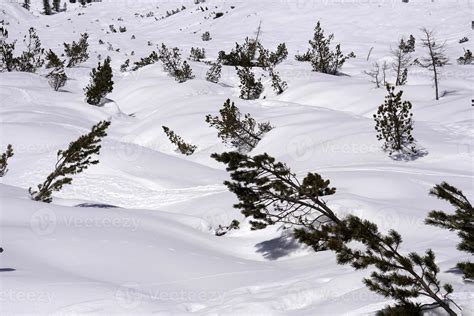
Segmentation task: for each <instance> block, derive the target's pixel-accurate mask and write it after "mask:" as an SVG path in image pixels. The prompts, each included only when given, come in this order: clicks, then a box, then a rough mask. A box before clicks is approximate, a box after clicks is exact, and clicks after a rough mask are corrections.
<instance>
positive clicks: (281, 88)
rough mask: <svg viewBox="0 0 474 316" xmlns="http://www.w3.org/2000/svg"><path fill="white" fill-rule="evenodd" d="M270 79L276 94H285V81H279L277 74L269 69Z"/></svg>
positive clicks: (286, 85)
mask: <svg viewBox="0 0 474 316" xmlns="http://www.w3.org/2000/svg"><path fill="white" fill-rule="evenodd" d="M270 77H271V78H272V87H273V90H275V92H276V94H278V95H280V94H282V93H283V92H285V90H286V88H287V87H288V84H287V83H286V81H283V80H281V78H280V75H279V74H278V72H275V71H274V70H273V69H270Z"/></svg>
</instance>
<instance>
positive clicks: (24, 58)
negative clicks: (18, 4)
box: [17, 27, 44, 72]
mask: <svg viewBox="0 0 474 316" xmlns="http://www.w3.org/2000/svg"><path fill="white" fill-rule="evenodd" d="M23 42H24V43H25V46H26V50H25V51H24V52H23V53H22V54H21V56H20V57H19V58H18V61H17V63H18V65H17V68H18V70H19V71H25V72H36V70H37V69H38V68H40V67H42V66H43V64H44V59H43V52H44V49H43V48H42V47H41V41H40V39H39V36H38V34H36V30H35V29H34V28H33V27H30V29H29V30H28V35H25V37H24V38H23Z"/></svg>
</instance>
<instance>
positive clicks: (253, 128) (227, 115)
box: [206, 99, 273, 153]
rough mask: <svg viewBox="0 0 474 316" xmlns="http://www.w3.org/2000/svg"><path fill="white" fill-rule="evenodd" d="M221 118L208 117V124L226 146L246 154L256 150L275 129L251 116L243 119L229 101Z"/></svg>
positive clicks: (220, 112) (222, 110) (245, 116)
mask: <svg viewBox="0 0 474 316" xmlns="http://www.w3.org/2000/svg"><path fill="white" fill-rule="evenodd" d="M219 114H220V117H219V116H214V117H213V116H212V115H207V116H206V122H207V123H209V125H210V126H211V127H214V128H216V129H217V132H218V134H217V135H218V136H219V137H220V138H221V139H222V141H223V142H224V143H225V144H229V145H231V146H233V147H235V148H236V149H237V150H238V151H239V152H242V153H246V152H250V151H251V150H252V149H254V148H255V147H256V146H257V144H258V143H259V142H260V141H261V140H262V137H263V136H264V135H265V134H266V133H268V132H269V131H271V130H272V129H273V127H272V126H271V125H270V123H269V122H264V123H257V122H256V121H255V119H254V118H252V117H251V116H250V114H245V115H244V116H243V117H242V114H241V113H240V111H239V109H238V108H237V106H235V104H234V102H232V103H231V102H230V100H229V99H228V100H227V101H226V102H225V103H224V106H223V108H222V109H220V110H219Z"/></svg>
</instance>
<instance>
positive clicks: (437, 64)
mask: <svg viewBox="0 0 474 316" xmlns="http://www.w3.org/2000/svg"><path fill="white" fill-rule="evenodd" d="M422 31H423V35H424V37H423V38H422V39H421V43H422V45H423V47H425V48H426V49H427V50H428V54H427V55H426V57H423V58H421V60H420V59H417V60H416V61H415V62H416V64H417V65H419V66H421V67H423V68H426V69H428V70H430V71H432V72H433V81H434V85H435V96H436V100H439V85H438V84H439V75H440V70H441V68H442V67H444V66H446V65H447V64H448V62H449V59H448V57H447V55H446V45H445V43H441V44H440V43H439V42H437V40H436V39H435V34H434V32H433V31H430V30H428V29H423V30H422Z"/></svg>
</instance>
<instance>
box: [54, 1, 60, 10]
mask: <svg viewBox="0 0 474 316" xmlns="http://www.w3.org/2000/svg"><path fill="white" fill-rule="evenodd" d="M53 9H54V11H56V12H59V11H60V10H61V0H53Z"/></svg>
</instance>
